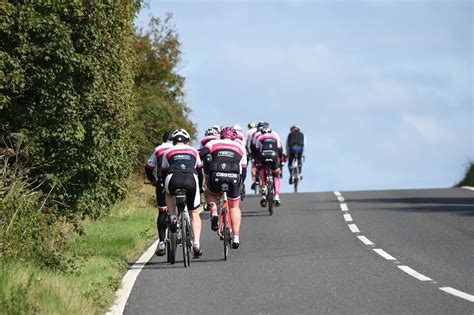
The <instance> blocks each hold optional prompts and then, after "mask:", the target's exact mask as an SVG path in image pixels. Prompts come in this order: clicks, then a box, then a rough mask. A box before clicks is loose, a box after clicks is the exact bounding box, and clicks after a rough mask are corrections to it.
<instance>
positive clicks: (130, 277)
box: [106, 240, 159, 315]
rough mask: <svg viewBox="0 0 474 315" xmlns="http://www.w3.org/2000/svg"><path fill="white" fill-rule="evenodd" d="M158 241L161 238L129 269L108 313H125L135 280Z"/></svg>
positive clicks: (112, 314)
mask: <svg viewBox="0 0 474 315" xmlns="http://www.w3.org/2000/svg"><path fill="white" fill-rule="evenodd" d="M158 241H159V240H156V241H155V242H154V243H153V244H152V245H151V246H150V247H149V248H148V249H147V250H146V252H145V253H143V255H142V256H141V257H140V258H138V260H137V261H136V262H135V264H134V265H133V266H132V267H131V268H130V269H129V270H128V271H127V273H126V274H125V276H124V277H123V279H122V285H121V288H120V289H118V290H117V293H116V299H115V303H114V305H112V306H111V307H110V308H109V310H108V311H107V313H106V315H116V314H123V311H124V309H125V305H126V304H127V300H128V297H129V296H130V292H132V288H133V285H134V284H135V280H137V277H138V274H139V273H140V271H142V269H143V267H144V266H145V264H146V263H147V262H148V261H149V260H150V259H151V257H153V254H154V253H155V248H156V246H157V245H158Z"/></svg>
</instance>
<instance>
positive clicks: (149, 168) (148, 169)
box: [145, 152, 156, 183]
mask: <svg viewBox="0 0 474 315" xmlns="http://www.w3.org/2000/svg"><path fill="white" fill-rule="evenodd" d="M155 165H156V156H155V152H153V153H152V154H151V155H150V157H149V158H148V161H147V162H146V164H145V174H146V178H147V179H148V180H149V181H150V182H151V183H155V182H156V178H155V175H154V174H153V170H154V169H155Z"/></svg>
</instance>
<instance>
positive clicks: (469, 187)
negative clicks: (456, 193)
mask: <svg viewBox="0 0 474 315" xmlns="http://www.w3.org/2000/svg"><path fill="white" fill-rule="evenodd" d="M461 188H464V189H469V190H472V191H474V187H471V186H462V187H461Z"/></svg>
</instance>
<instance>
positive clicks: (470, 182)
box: [456, 161, 474, 187]
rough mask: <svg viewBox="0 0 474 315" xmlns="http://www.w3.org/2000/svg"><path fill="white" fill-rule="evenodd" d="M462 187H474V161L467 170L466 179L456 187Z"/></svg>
mask: <svg viewBox="0 0 474 315" xmlns="http://www.w3.org/2000/svg"><path fill="white" fill-rule="evenodd" d="M456 186H458V187H461V186H471V187H474V161H471V162H470V163H469V165H468V167H467V169H466V175H465V176H464V178H463V179H462V180H461V181H460V182H459V183H458V184H457V185H456Z"/></svg>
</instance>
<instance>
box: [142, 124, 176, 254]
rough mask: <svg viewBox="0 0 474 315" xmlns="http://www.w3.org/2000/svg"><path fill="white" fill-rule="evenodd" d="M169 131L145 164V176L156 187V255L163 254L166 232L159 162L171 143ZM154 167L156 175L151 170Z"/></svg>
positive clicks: (163, 192)
mask: <svg viewBox="0 0 474 315" xmlns="http://www.w3.org/2000/svg"><path fill="white" fill-rule="evenodd" d="M170 135H171V133H170V132H169V131H166V132H165V133H164V134H163V143H162V144H160V145H159V146H157V147H156V148H155V150H154V151H153V153H152V154H151V155H150V157H149V158H148V161H147V162H146V164H145V173H146V177H147V178H148V180H149V181H150V183H151V184H152V185H153V186H155V187H156V203H157V205H158V217H157V218H156V228H157V230H158V236H159V238H160V241H159V243H158V246H157V247H156V251H155V254H156V255H157V256H163V255H164V254H165V247H166V246H165V232H166V220H167V219H168V215H167V212H166V210H167V207H166V201H165V187H164V183H163V181H162V176H161V175H162V174H161V163H162V160H163V153H165V151H166V150H168V149H169V148H170V147H172V146H173V144H172V143H171V141H170ZM155 167H156V177H155V175H154V174H153V171H154V169H155Z"/></svg>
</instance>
